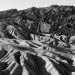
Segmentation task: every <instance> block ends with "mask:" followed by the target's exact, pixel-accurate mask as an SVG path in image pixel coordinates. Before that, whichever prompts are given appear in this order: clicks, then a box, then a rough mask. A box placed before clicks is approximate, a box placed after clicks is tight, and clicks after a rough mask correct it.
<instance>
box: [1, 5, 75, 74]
mask: <svg viewBox="0 0 75 75" xmlns="http://www.w3.org/2000/svg"><path fill="white" fill-rule="evenodd" d="M0 75H75V7H74V6H58V5H52V6H50V7H46V8H36V7H32V8H29V9H25V10H20V11H18V10H17V9H10V10H6V11H1V12H0Z"/></svg>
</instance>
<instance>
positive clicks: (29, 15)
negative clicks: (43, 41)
mask: <svg viewBox="0 0 75 75" xmlns="http://www.w3.org/2000/svg"><path fill="white" fill-rule="evenodd" d="M8 25H11V26H13V27H15V29H16V28H17V32H18V33H19V34H20V35H22V36H23V37H24V38H25V37H26V35H28V34H27V32H26V31H27V30H25V29H26V27H27V28H29V29H31V30H32V31H33V32H39V33H44V34H45V33H47V34H48V33H53V34H58V35H62V34H64V35H66V36H72V35H74V34H75V7H74V6H58V5H52V6H49V7H46V8H36V7H32V8H28V9H25V10H20V11H18V10H17V9H10V10H6V11H0V27H1V28H0V31H1V33H3V32H4V33H5V34H6V33H7V31H6V29H7V26H8ZM19 30H20V31H19ZM2 31H3V32H2ZM11 31H12V30H11ZM24 33H26V35H25V34H24ZM5 34H4V35H5ZM1 36H2V35H1ZM6 36H7V37H8V36H9V35H7V34H6Z"/></svg>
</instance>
